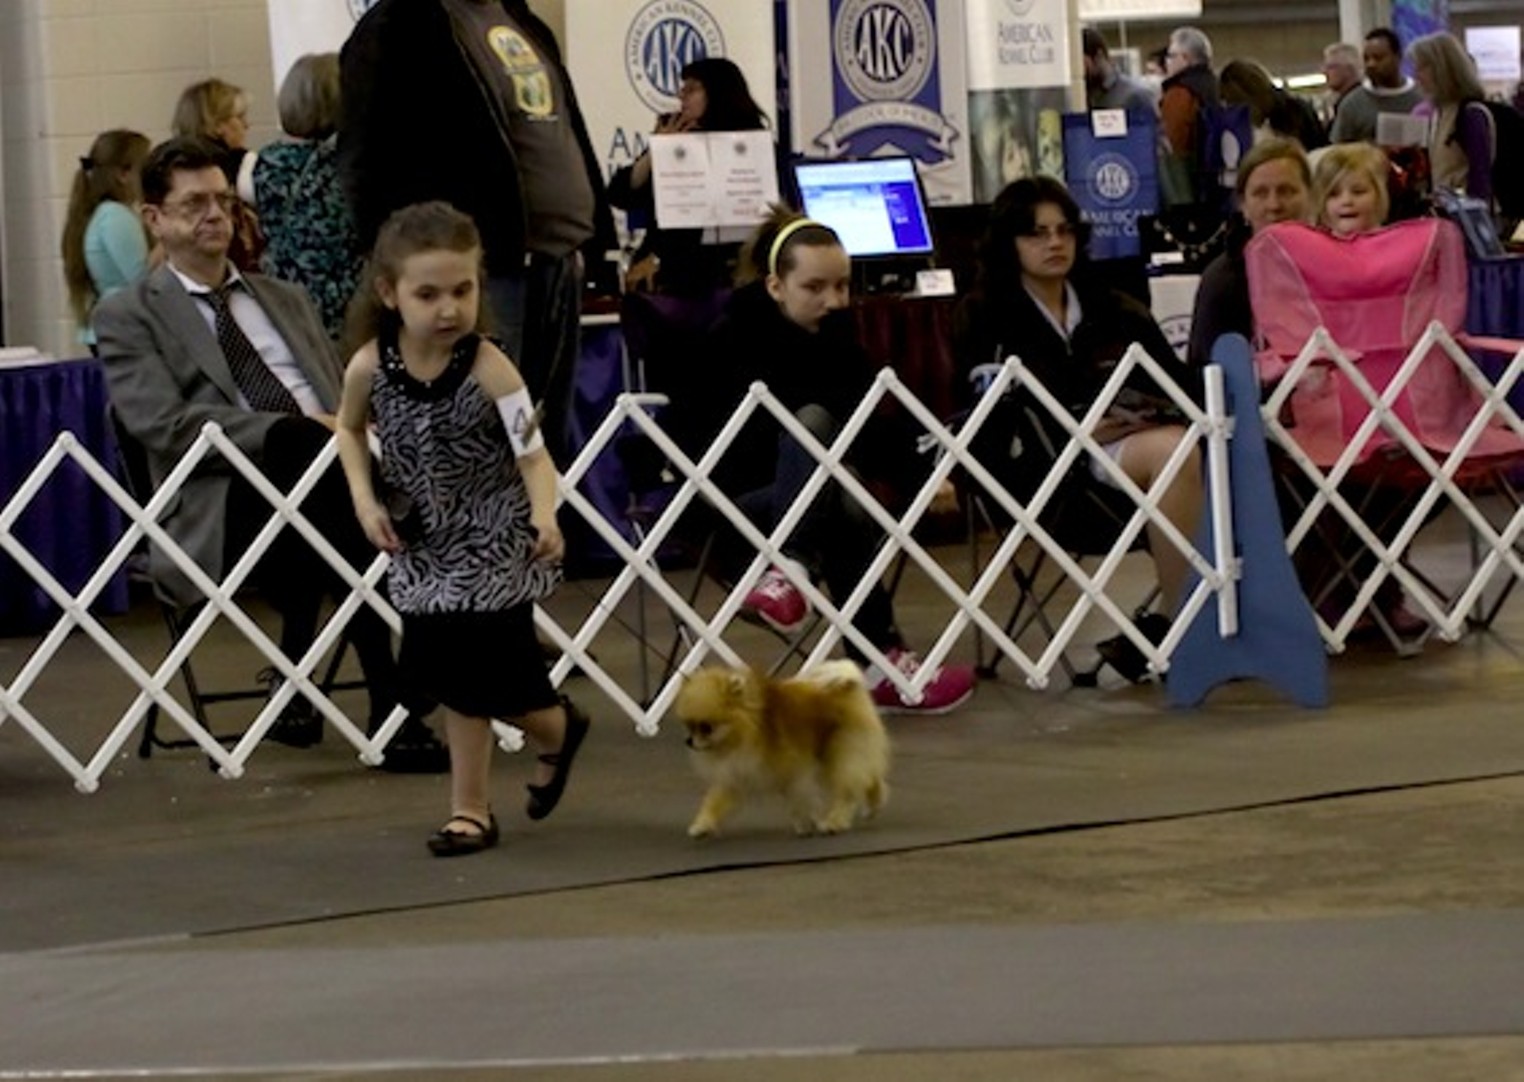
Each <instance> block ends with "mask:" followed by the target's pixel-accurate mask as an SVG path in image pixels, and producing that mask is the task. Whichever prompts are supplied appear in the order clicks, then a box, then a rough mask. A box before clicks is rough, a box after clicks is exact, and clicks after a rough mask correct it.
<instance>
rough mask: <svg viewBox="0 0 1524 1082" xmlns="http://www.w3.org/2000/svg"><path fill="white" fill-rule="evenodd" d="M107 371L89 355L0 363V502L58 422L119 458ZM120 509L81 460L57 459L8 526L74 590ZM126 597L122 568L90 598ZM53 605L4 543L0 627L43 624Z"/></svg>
mask: <svg viewBox="0 0 1524 1082" xmlns="http://www.w3.org/2000/svg"><path fill="white" fill-rule="evenodd" d="M106 401H107V399H106V377H105V373H104V372H103V371H102V369H101V366H100V363H99V362H98V361H95V360H93V359H85V360H77V361H59V362H54V363H49V364H36V365H26V366H21V367H11V368H0V506H4V505H6V504H9V502H10V501H11V498H12V497H13V496H15V495H16V491H17V489H19V488H20V487H21V484H22V482H23V481H25V480H26V477H27V475H28V474H29V473H30V472H31V471H32V469H33V468H34V467H35V466H36V465H37V462H38V461H39V460H40V459H41V458H42V456H43V455H44V454H46V453H47V450H48V448H49V447H51V446H52V444H53V441H54V439H55V438H56V437H57V436H58V434H59V433H60V432H65V431H68V432H72V433H74V435H75V437H76V438H77V439H78V440H79V442H80V443H81V444H82V445H83V446H84V447H86V448H88V449H89V451H90V453H91V454H93V455H94V456H95V457H96V458H97V459H98V460H99V461H100V462H101V463H102V464H103V465H105V466H107V467H108V468H110V469H113V470H114V469H115V467H116V441H115V439H114V438H113V437H112V434H111V432H110V426H109V425H108V423H107V420H106ZM124 525H125V519H124V518H123V516H122V514H121V512H120V510H119V509H118V508H117V506H116V505H115V504H113V503H112V502H111V501H110V499H108V498H107V496H106V494H105V493H104V492H102V491H101V490H100V489H99V488H98V487H97V486H96V484H95V483H94V482H93V481H91V480H90V479H89V478H88V477H87V476H86V475H85V473H84V471H83V470H81V469H80V468H79V467H78V466H77V465H75V464H74V463H73V462H66V463H64V464H63V465H62V466H60V467H59V468H58V470H56V471H55V472H54V474H53V476H52V477H51V479H50V480H49V481H48V482H47V483H46V484H45V485H44V486H43V488H42V489H41V491H39V492H38V493H37V494H36V495H35V496H34V497H33V498H32V500H31V502H30V503H29V504H28V505H27V508H26V510H25V512H24V513H23V514H22V515H21V517H20V519H18V520H17V522H16V525H15V526H14V528H13V529H12V533H13V534H14V535H15V537H16V538H17V539H18V540H20V542H21V543H22V545H23V546H25V547H26V548H27V549H28V550H29V551H30V552H31V553H32V554H33V555H34V556H35V557H36V558H37V559H38V560H39V561H40V562H41V563H42V565H43V566H44V567H46V568H47V569H48V570H49V571H50V572H51V573H52V574H53V575H55V576H56V577H57V578H58V579H59V581H60V582H62V583H63V585H64V587H65V588H66V589H68V590H69V591H70V592H74V593H77V592H78V591H79V589H80V587H82V586H83V585H84V584H85V582H86V580H88V579H89V577H90V575H91V574H92V573H93V572H94V571H95V569H96V567H98V566H99V565H100V562H101V560H102V558H103V557H104V556H105V555H106V553H107V552H108V551H109V550H110V548H111V546H112V545H113V544H115V543H116V541H117V539H118V538H119V537H121V535H122V531H123V529H124ZM126 607H127V576H126V574H125V572H118V573H117V574H116V575H115V576H114V577H113V579H112V581H111V583H110V585H108V586H107V588H106V589H105V590H104V591H102V592H101V594H100V596H99V597H98V598H97V599H96V605H95V607H94V611H95V612H97V613H113V612H122V611H124V610H125V609H126ZM58 615H59V610H58V608H57V606H55V605H54V604H53V602H52V601H51V600H50V599H49V598H48V595H47V594H46V593H45V592H44V591H43V589H42V587H40V586H39V585H37V584H36V583H35V582H33V581H32V579H31V577H30V576H29V575H27V574H26V573H25V572H24V571H22V570H21V568H20V567H19V566H18V565H17V564H16V562H15V561H14V560H12V559H11V558H10V556H8V555H6V554H5V553H3V552H0V635H25V634H31V633H34V632H37V631H41V630H43V629H44V628H46V627H48V626H49V625H51V624H52V623H53V621H54V620H56V619H57V618H58Z"/></svg>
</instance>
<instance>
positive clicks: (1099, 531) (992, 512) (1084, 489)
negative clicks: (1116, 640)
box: [962, 402, 1158, 687]
mask: <svg viewBox="0 0 1524 1082" xmlns="http://www.w3.org/2000/svg"><path fill="white" fill-rule="evenodd" d="M1053 429H1054V425H1053V424H1052V423H1044V421H1043V419H1042V417H1041V416H1040V415H1039V412H1038V410H1037V409H1036V407H1034V406H1032V405H1030V404H1017V403H1014V402H1012V403H1010V404H1009V406H1008V407H1006V408H1003V409H1000V410H999V411H997V413H996V414H994V415H992V416H991V418H990V420H989V421H988V422H987V423H986V425H985V428H984V429H983V430H982V431H981V432H980V435H979V436H978V437H976V439H975V445H976V446H977V447H979V448H980V450H981V452H982V453H981V456H980V457H981V460H982V461H985V462H986V463H987V464H988V465H989V468H990V471H991V472H992V473H994V474H995V476H996V478H997V479H999V478H1002V477H1004V478H1005V483H1006V484H1007V487H1008V488H1009V489H1010V491H1011V494H1012V495H1013V496H1015V497H1016V498H1017V499H1018V500H1021V501H1023V503H1025V502H1026V501H1027V500H1028V499H1029V498H1030V497H1031V496H1032V494H1034V493H1035V492H1036V490H1037V488H1038V487H1039V485H1040V484H1041V483H1042V480H1043V478H1044V477H1045V476H1046V475H1047V473H1048V470H1049V469H1050V468H1051V466H1052V465H1053V463H1054V462H1055V461H1056V460H1057V458H1058V455H1059V450H1060V446H1061V445H1060V439H1066V438H1067V437H1063V436H1062V434H1060V433H1056V432H1055V431H1054V430H1053ZM1002 454H1004V455H1005V456H1006V457H1007V458H1008V459H1009V460H1010V461H1011V462H1012V467H1011V468H1010V469H1006V470H1000V469H996V468H995V463H996V462H998V461H999V456H1000V455H1002ZM1012 486H1014V487H1012ZM962 495H963V498H964V504H965V507H966V512H967V528H968V552H969V571H970V583H972V582H973V581H974V580H976V579H977V578H978V576H979V574H980V570H981V568H982V567H983V558H982V556H981V554H980V536H981V535H982V534H983V533H984V532H985V531H991V532H994V533H999V532H1001V531H1003V530H1005V529H1009V528H1010V526H1011V523H1010V521H1009V520H1008V518H1007V516H1005V515H1004V514H1001V513H998V512H997V510H996V509H995V507H994V505H993V504H992V503H991V501H989V500H988V499H987V498H986V497H985V495H984V493H983V492H981V491H979V490H976V489H971V488H968V487H967V486H966V485H965V486H964V490H963V493H962ZM1136 510H1137V508H1136V506H1135V505H1134V504H1133V502H1132V500H1131V499H1129V498H1128V497H1127V495H1126V494H1125V493H1123V492H1121V491H1119V490H1118V489H1115V488H1112V487H1111V486H1109V485H1106V484H1103V483H1102V482H1100V481H1097V480H1096V479H1095V478H1094V477H1093V476H1092V475H1091V473H1090V464H1089V460H1088V457H1087V456H1082V457H1081V459H1080V460H1079V462H1078V463H1076V465H1075V466H1074V468H1073V470H1072V471H1071V473H1070V475H1069V476H1068V477H1067V478H1066V479H1065V482H1064V484H1063V485H1062V486H1060V488H1059V490H1058V491H1057V492H1056V493H1055V494H1054V496H1053V498H1052V499H1051V500H1049V501H1048V503H1047V505H1046V506H1045V507H1044V508H1043V511H1042V514H1041V516H1040V518H1039V522H1040V523H1041V525H1042V526H1043V528H1044V529H1045V530H1047V531H1048V533H1049V534H1050V535H1051V536H1052V538H1053V540H1054V541H1055V542H1056V543H1057V544H1059V545H1060V546H1062V547H1063V549H1064V551H1065V552H1066V553H1067V554H1068V555H1069V556H1070V558H1072V559H1073V560H1074V561H1075V563H1077V564H1080V565H1082V566H1083V565H1085V564H1086V563H1093V562H1096V561H1098V560H1100V559H1102V558H1104V557H1105V556H1106V555H1108V554H1109V553H1110V552H1111V549H1112V547H1113V546H1114V545H1115V544H1116V541H1117V539H1118V538H1119V537H1120V536H1121V534H1122V531H1123V530H1124V529H1125V528H1126V525H1127V523H1128V521H1129V520H1130V519H1131V518H1132V516H1133V514H1134V512H1135V511H1136ZM1146 548H1147V539H1146V536H1145V534H1143V533H1142V532H1139V534H1138V536H1137V539H1136V540H1134V541H1133V543H1132V544H1131V546H1130V547H1129V550H1128V551H1130V552H1136V551H1140V550H1144V549H1146ZM1051 562H1052V556H1051V554H1050V553H1049V552H1048V550H1047V549H1045V548H1044V547H1042V546H1041V545H1039V544H1037V543H1035V542H1029V543H1027V544H1025V545H1023V546H1022V547H1021V548H1020V549H1018V550H1017V552H1016V554H1015V556H1014V557H1013V558H1012V560H1011V562H1010V564H1009V570H1010V574H1011V578H1012V580H1013V582H1014V583H1015V586H1016V600H1015V601H1014V603H1013V604H1012V606H1011V611H1010V612H1009V613H1008V614H1007V616H1006V619H1005V623H1004V626H1003V628H1002V630H1003V631H1004V632H1005V634H1006V635H1007V636H1008V637H1009V638H1010V639H1011V640H1012V641H1013V642H1014V641H1017V640H1019V639H1020V637H1021V636H1022V635H1024V634H1025V633H1026V632H1027V631H1028V630H1030V629H1031V628H1033V627H1036V628H1037V629H1038V630H1040V631H1041V632H1042V633H1043V635H1044V636H1046V638H1047V639H1048V640H1049V641H1051V640H1052V639H1053V637H1054V635H1055V634H1056V626H1055V622H1054V620H1053V619H1052V617H1051V616H1050V615H1049V614H1048V611H1047V610H1048V607H1049V606H1050V605H1051V604H1052V603H1053V602H1054V601H1055V600H1056V598H1057V595H1058V592H1059V591H1060V590H1061V589H1062V588H1063V586H1064V585H1065V583H1066V582H1067V579H1066V578H1065V577H1064V576H1063V575H1062V574H1061V573H1056V574H1053V575H1052V576H1051V577H1048V578H1047V580H1046V581H1044V576H1045V573H1046V572H1047V571H1048V570H1049V569H1050V568H1049V565H1050V563H1051ZM1157 595H1158V589H1157V587H1155V588H1154V589H1153V590H1152V591H1151V592H1150V593H1149V594H1148V596H1147V597H1145V598H1144V599H1143V601H1142V602H1141V604H1140V606H1139V609H1138V611H1140V612H1142V611H1145V610H1146V608H1147V606H1148V605H1150V604H1151V603H1152V601H1153V599H1154V598H1155V597H1156V596H1157ZM1003 658H1004V655H1003V654H1002V653H1001V652H1000V651H999V650H998V649H992V650H991V651H990V654H989V656H988V658H986V657H985V653H984V636H983V635H982V634H976V636H975V661H976V665H977V671H978V673H979V675H980V676H981V677H986V678H993V677H995V675H996V674H997V670H998V669H999V667H1000V662H1001V660H1002V659H1003ZM1059 664H1060V665H1061V666H1062V668H1063V670H1064V675H1065V676H1067V677H1068V679H1069V682H1070V683H1071V684H1073V685H1075V686H1077V687H1090V686H1094V685H1095V683H1096V680H1097V677H1098V674H1099V672H1100V669H1101V667H1102V666H1103V665H1104V664H1105V661H1104V659H1099V660H1097V662H1096V664H1095V665H1094V666H1093V667H1091V668H1090V669H1077V668H1076V667H1075V666H1074V664H1073V662H1071V661H1070V660H1069V658H1068V656H1067V655H1063V656H1060V658H1059Z"/></svg>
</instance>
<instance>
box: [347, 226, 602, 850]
mask: <svg viewBox="0 0 1524 1082" xmlns="http://www.w3.org/2000/svg"><path fill="white" fill-rule="evenodd" d="M481 262H482V248H481V238H480V235H479V234H478V233H477V230H476V226H475V224H474V223H473V222H472V221H471V219H470V218H468V217H467V216H466V215H464V214H461V213H460V212H459V211H457V210H455V209H454V208H453V207H450V206H449V205H448V204H445V203H439V202H433V203H420V204H417V205H415V206H410V207H405V208H403V209H402V210H399V211H397V212H396V213H395V214H393V215H392V216H391V217H390V218H389V219H387V221H386V223H385V224H384V225H383V226H382V227H381V230H380V232H379V234H378V235H377V238H376V246H375V251H374V253H373V254H372V257H371V265H370V269H369V272H368V275H367V277H368V281H367V282H366V283H364V284H363V285H362V289H364V290H368V292H365V293H362V301H361V302H360V303H358V304H357V305H356V307H355V311H354V313H353V315H352V320H353V323H352V327H351V332H352V336H353V337H354V338H355V339H356V340H364V341H365V344H364V345H362V346H361V347H360V348H359V350H358V352H356V353H355V355H354V357H353V359H352V360H351V361H350V362H349V367H348V369H347V371H346V372H345V375H344V396H343V401H342V403H341V404H340V407H339V417H338V439H339V452H340V456H341V458H342V460H343V463H344V473H345V476H346V477H347V479H348V481H349V488H350V494H351V496H352V497H353V499H354V505H355V514H356V515H357V516H358V517H359V520H360V524H361V526H362V527H363V528H364V530H365V534H366V536H367V537H368V538H369V539H370V540H371V542H372V543H374V544H375V545H376V546H377V547H378V548H381V549H384V550H385V551H387V552H388V553H390V554H391V555H392V564H391V569H390V572H389V586H390V589H391V598H392V603H393V604H394V605H395V606H396V607H397V610H398V611H399V612H400V613H401V614H402V622H403V633H402V651H401V658H400V661H401V665H402V669H403V674H404V677H405V678H406V679H407V680H409V681H410V682H411V683H412V684H413V686H414V687H415V688H416V689H417V690H418V691H419V692H422V693H424V694H426V695H428V696H429V697H430V698H432V699H435V700H436V701H438V702H439V703H440V705H441V706H442V707H443V708H444V711H445V729H446V732H447V734H448V736H449V743H450V790H451V791H450V796H451V807H450V812H451V814H450V818H449V820H448V821H446V822H445V824H444V825H443V826H442V827H440V829H439V830H437V831H435V832H434V834H433V835H431V836H430V838H429V849H430V851H431V852H433V853H434V855H435V856H458V855H462V854H466V853H477V852H480V851H481V850H483V849H488V848H490V847H492V846H493V845H495V844H497V840H498V825H497V820H496V818H495V817H494V816H493V814H492V809H491V804H490V801H489V799H488V777H489V772H490V768H491V762H492V730H491V726H490V724H489V721H490V719H492V718H506V719H512V720H513V721H514V722H515V723H516V724H518V725H519V726H521V727H522V728H523V729H524V731H525V732H526V733H528V735H529V738H530V740H531V741H532V742H533V743H534V745H535V746H536V747H537V748H539V749H540V751H541V754H540V756H539V763H540V766H539V770H538V777H537V779H536V782H535V783H533V784H531V785H530V786H529V802H528V805H527V808H526V811H527V813H528V815H529V817H530V818H531V819H543V818H544V817H545V816H547V815H549V814H550V813H551V811H553V810H554V809H555V806H556V804H557V802H558V801H559V800H560V798H561V793H562V791H563V790H564V788H565V786H566V779H567V775H568V773H569V772H570V770H571V766H572V760H573V759H574V757H575V756H576V753H577V749H578V747H579V746H580V745H581V743H582V740H583V738H584V737H585V736H586V734H587V730H588V721H587V718H586V717H584V716H583V715H582V714H581V713H580V712H578V711H576V710H575V708H572V707H570V704H565V705H564V706H563V702H562V700H559V699H558V698H557V696H556V693H555V690H554V689H553V688H552V687H551V685H550V680H549V678H548V676H547V674H546V671H545V664H544V661H543V658H542V655H541V652H540V649H539V647H538V645H537V644H536V641H535V636H534V624H533V608H534V602H535V600H536V599H538V598H541V597H544V596H545V595H546V594H548V593H550V591H551V590H552V589H554V587H555V585H556V583H557V582H558V580H559V578H560V566H559V565H560V560H561V556H562V552H563V547H564V544H563V541H562V537H561V530H560V528H559V527H558V526H557V524H556V515H555V496H556V472H555V467H554V465H553V464H552V463H551V460H550V456H549V455H548V454H547V453H546V451H545V447H544V442H543V440H542V439H541V437H540V433H539V428H538V424H537V423H536V420H535V416H534V410H533V407H532V406H531V404H530V401H529V394H528V392H527V390H526V389H525V387H524V380H523V378H522V377H521V376H520V375H519V371H518V369H517V368H515V367H514V365H513V362H512V361H510V360H509V359H508V357H507V356H506V355H505V354H504V353H503V352H502V351H501V350H500V349H498V347H497V346H495V345H494V344H493V343H492V342H490V341H488V340H487V339H485V338H483V337H482V336H481V335H480V334H479V333H478V319H479V316H480V313H481V303H480V302H481V292H480V291H481ZM372 294H373V296H372ZM362 335H363V338H362V337H361V336H362ZM372 419H374V421H375V426H376V431H377V433H378V435H379V437H380V441H381V449H382V466H381V470H380V473H381V477H382V480H383V482H384V484H385V486H386V491H387V493H388V496H387V498H386V500H385V501H383V499H382V496H381V495H380V494H378V492H377V489H376V486H375V484H374V483H373V481H372V472H371V471H372V464H371V458H370V454H369V451H368V449H367V446H366V430H367V426H368V425H369V423H370V422H371V420H372Z"/></svg>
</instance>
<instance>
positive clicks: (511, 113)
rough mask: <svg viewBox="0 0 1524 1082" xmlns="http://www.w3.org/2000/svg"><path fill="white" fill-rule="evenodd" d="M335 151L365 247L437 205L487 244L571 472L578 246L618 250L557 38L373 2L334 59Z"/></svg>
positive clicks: (492, 10)
mask: <svg viewBox="0 0 1524 1082" xmlns="http://www.w3.org/2000/svg"><path fill="white" fill-rule="evenodd" d="M340 62H341V71H342V79H343V114H344V119H343V123H342V124H341V126H340V129H339V152H340V156H341V160H342V163H343V167H344V174H345V180H346V184H347V186H348V188H349V191H350V196H351V198H352V199H353V201H354V207H355V214H356V218H357V220H358V222H359V226H360V232H361V239H362V241H363V243H365V244H366V245H367V246H369V245H370V243H371V242H372V241H374V239H375V235H376V230H377V229H379V228H380V225H381V223H382V222H383V221H384V220H385V219H386V217H387V215H389V214H391V213H392V212H393V211H395V210H397V209H398V208H400V207H404V206H407V205H409V204H411V203H417V202H422V201H424V200H429V199H442V200H445V201H446V202H449V203H451V204H453V205H454V206H455V207H457V208H458V209H460V210H462V211H465V212H466V213H467V214H469V215H471V216H472V217H473V218H474V219H475V220H476V224H477V226H478V228H479V229H480V230H481V233H482V239H483V243H484V246H485V248H486V264H487V267H486V272H487V278H486V298H485V299H486V301H487V305H488V308H489V310H490V312H491V314H492V320H493V324H494V326H493V328H492V329H493V331H494V333H495V334H497V335H498V336H500V337H501V338H502V339H503V340H504V341H505V343H506V344H507V346H508V350H509V353H510V354H511V355H512V357H513V359H514V361H515V362H516V363H517V364H518V366H519V369H520V371H522V372H523V373H524V378H525V380H526V382H528V384H529V389H530V392H531V394H533V395H534V397H535V398H536V399H539V400H540V401H541V402H542V404H543V407H542V408H543V410H544V422H543V423H544V432H545V441H546V444H547V445H548V446H549V448H550V450H551V454H552V455H553V456H554V457H555V459H556V461H557V462H558V463H560V464H561V465H562V466H565V465H566V459H567V446H566V425H567V420H568V415H569V412H570V409H571V398H572V390H573V387H574V385H575V380H574V376H575V370H576V362H577V349H578V320H579V317H580V314H581V295H582V281H583V268H584V262H583V256H582V252H583V250H584V249H587V250H589V251H592V252H594V253H595V254H597V255H600V256H601V253H602V251H604V250H606V249H607V248H609V247H612V246H613V243H614V242H613V236H614V233H613V222H612V219H611V218H610V215H609V211H608V205H607V202H606V200H605V197H604V190H603V179H602V173H601V171H600V169H599V167H598V162H597V157H596V155H595V154H594V153H593V148H592V144H591V143H590V141H589V140H588V136H587V129H586V127H585V125H584V124H583V121H582V113H581V110H580V109H579V108H578V106H577V99H576V96H575V94H574V93H573V91H572V86H571V80H570V78H569V77H568V76H567V72H566V68H565V66H564V65H563V63H562V61H561V54H560V50H559V48H558V47H557V45H556V41H555V38H554V36H553V35H552V34H551V32H550V28H549V27H547V26H546V25H545V23H544V22H542V21H541V20H540V19H539V18H538V17H536V16H535V15H534V13H533V12H531V11H530V10H529V7H528V4H527V3H526V2H525V0H379V2H378V3H376V4H375V5H374V6H373V7H372V8H371V9H370V10H369V11H368V12H367V13H366V14H365V15H364V16H363V17H362V18H361V19H360V21H359V22H358V23H357V24H356V26H355V29H354V33H353V34H352V35H351V36H350V38H349V40H348V41H347V42H346V43H345V45H344V48H343V51H342V53H341V54H340Z"/></svg>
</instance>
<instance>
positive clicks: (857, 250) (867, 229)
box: [794, 157, 934, 258]
mask: <svg viewBox="0 0 1524 1082" xmlns="http://www.w3.org/2000/svg"><path fill="white" fill-rule="evenodd" d="M794 181H795V183H796V185H797V186H798V190H799V199H800V202H801V203H803V205H804V213H805V214H807V215H808V216H809V217H811V218H813V219H814V220H815V221H817V222H820V223H821V224H822V225H828V226H830V227H831V228H832V229H834V230H835V231H836V234H837V236H839V237H841V243H842V245H843V246H844V247H845V248H846V249H847V254H848V255H851V256H853V257H854V258H907V257H908V258H914V257H927V256H930V255H931V254H932V251H933V248H934V246H933V244H932V239H931V218H930V216H929V215H927V213H926V199H925V196H924V195H922V193H921V182H920V178H919V177H918V176H917V174H916V168H915V161H914V160H913V159H911V158H904V157H893V158H867V159H864V160H862V161H798V162H795V163H794Z"/></svg>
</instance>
